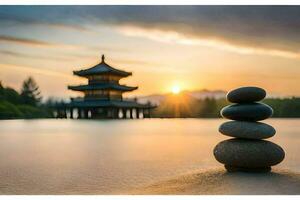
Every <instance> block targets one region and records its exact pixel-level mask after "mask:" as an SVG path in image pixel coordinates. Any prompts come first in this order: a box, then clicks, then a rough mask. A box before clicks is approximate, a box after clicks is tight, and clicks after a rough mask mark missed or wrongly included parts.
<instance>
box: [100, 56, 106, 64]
mask: <svg viewBox="0 0 300 200" xmlns="http://www.w3.org/2000/svg"><path fill="white" fill-rule="evenodd" d="M101 59H102V61H101V62H103V63H104V60H105V56H104V54H102V57H101Z"/></svg>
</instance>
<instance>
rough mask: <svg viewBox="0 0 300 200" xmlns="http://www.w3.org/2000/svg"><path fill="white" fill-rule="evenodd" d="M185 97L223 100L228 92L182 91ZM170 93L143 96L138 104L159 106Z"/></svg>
mask: <svg viewBox="0 0 300 200" xmlns="http://www.w3.org/2000/svg"><path fill="white" fill-rule="evenodd" d="M181 93H182V94H184V95H187V96H191V97H193V98H195V99H205V98H214V99H221V98H225V96H226V93H227V92H226V91H223V90H206V89H203V90H197V91H182V92H181ZM169 95H170V93H167V94H153V95H149V96H143V97H139V98H138V102H140V103H147V102H151V104H155V105H159V104H160V103H161V102H162V101H164V100H165V99H166V98H167V97H168V96H169Z"/></svg>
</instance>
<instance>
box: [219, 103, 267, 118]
mask: <svg viewBox="0 0 300 200" xmlns="http://www.w3.org/2000/svg"><path fill="white" fill-rule="evenodd" d="M272 114H273V109H272V108H271V107H270V106H268V105H266V104H263V103H245V104H233V105H229V106H226V107H224V108H223V109H222V110H221V115H222V117H225V118H227V119H232V120H240V121H260V120H264V119H267V118H269V117H271V116H272Z"/></svg>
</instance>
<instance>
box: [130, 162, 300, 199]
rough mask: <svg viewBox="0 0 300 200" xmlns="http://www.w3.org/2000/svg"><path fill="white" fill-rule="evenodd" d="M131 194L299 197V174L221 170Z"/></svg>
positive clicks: (200, 173) (173, 179)
mask: <svg viewBox="0 0 300 200" xmlns="http://www.w3.org/2000/svg"><path fill="white" fill-rule="evenodd" d="M131 194H149V195H155V194H178V195H195V194H207V195H211V194H229V195H235V194H242V195H256V194H257V195H259V194H273V195H275V194H282V195H289V194H291V195H292V194H300V174H298V173H293V172H290V171H287V170H279V169H275V170H274V169H273V170H272V172H269V173H243V172H235V173H227V172H226V171H225V170H224V169H223V168H218V169H213V170H207V171H198V172H194V173H191V174H186V175H182V176H178V177H176V178H172V179H169V180H165V181H161V182H157V183H154V184H151V185H148V186H144V187H140V188H136V189H134V190H133V191H131Z"/></svg>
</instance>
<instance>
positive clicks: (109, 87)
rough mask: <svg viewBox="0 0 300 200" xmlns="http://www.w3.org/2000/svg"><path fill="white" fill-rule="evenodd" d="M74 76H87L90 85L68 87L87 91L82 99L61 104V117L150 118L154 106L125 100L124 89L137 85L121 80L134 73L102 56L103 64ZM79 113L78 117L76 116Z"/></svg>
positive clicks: (75, 73)
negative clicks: (117, 67)
mask: <svg viewBox="0 0 300 200" xmlns="http://www.w3.org/2000/svg"><path fill="white" fill-rule="evenodd" d="M73 74H74V75H77V76H80V77H84V78H87V79H88V84H86V85H77V86H68V89H70V90H74V91H80V92H83V93H84V97H83V98H73V99H71V102H70V103H69V104H65V105H63V106H60V108H59V109H58V112H57V116H58V117H70V118H110V119H117V118H145V117H150V110H151V109H152V108H154V106H152V105H150V104H147V105H145V104H140V103H138V102H137V101H135V100H132V101H129V100H124V99H123V96H122V95H123V93H124V92H131V91H133V90H136V89H138V87H132V86H126V85H121V84H120V83H119V81H120V79H122V78H125V77H128V76H131V75H132V73H131V72H126V71H122V70H119V69H116V68H113V67H111V66H110V65H108V64H107V63H106V62H105V57H104V55H102V61H101V63H99V64H97V65H96V66H94V67H91V68H89V69H84V70H79V71H74V72H73ZM75 115H76V116H75Z"/></svg>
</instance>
